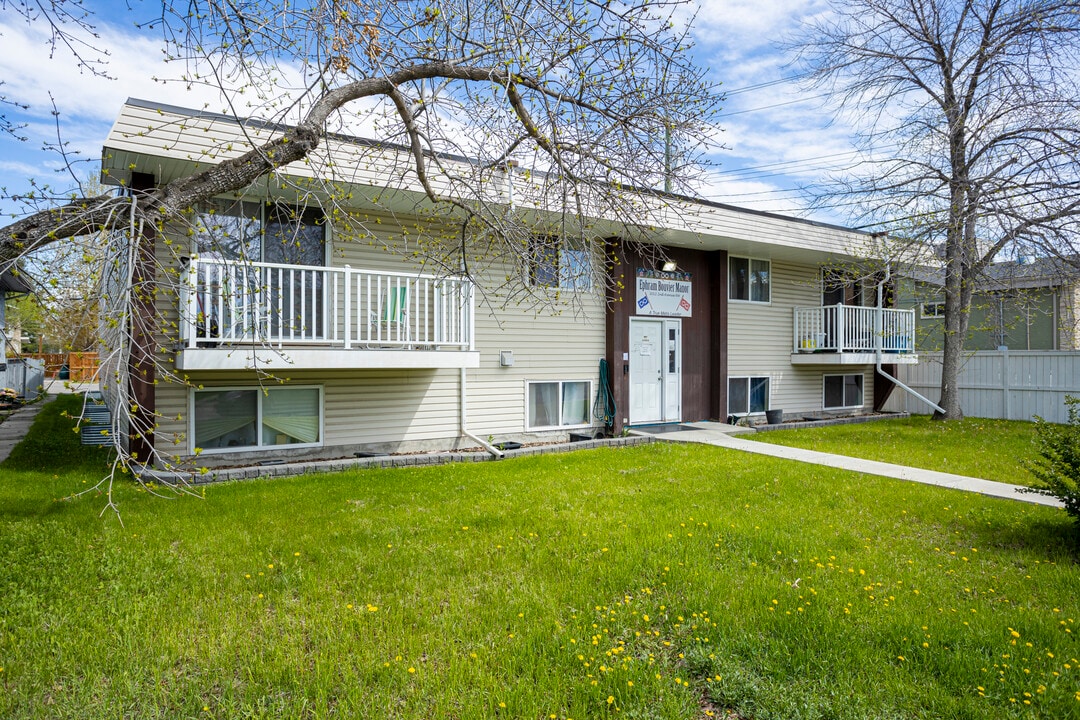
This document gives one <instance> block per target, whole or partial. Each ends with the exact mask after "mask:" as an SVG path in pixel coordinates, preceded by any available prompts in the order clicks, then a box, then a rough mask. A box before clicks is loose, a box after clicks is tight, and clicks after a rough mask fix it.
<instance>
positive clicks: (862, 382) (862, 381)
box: [821, 373, 866, 410]
mask: <svg viewBox="0 0 1080 720" xmlns="http://www.w3.org/2000/svg"><path fill="white" fill-rule="evenodd" d="M834 377H835V378H843V379H842V380H841V383H842V385H841V392H840V394H841V395H846V393H845V392H844V390H846V388H847V380H846V378H849V377H857V378H859V396H860V397H859V404H858V405H826V404H825V398H826V396H827V393H826V392H825V383H826V382H827V381H828V378H834ZM846 400H847V398H846V397H844V398H843V400H842V401H846ZM865 405H866V376H865V375H864V374H863V373H829V374H827V375H822V376H821V407H822V409H823V410H853V409H856V408H861V407H863V406H865Z"/></svg>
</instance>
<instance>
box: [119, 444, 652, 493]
mask: <svg viewBox="0 0 1080 720" xmlns="http://www.w3.org/2000/svg"><path fill="white" fill-rule="evenodd" d="M652 442H655V438H653V437H638V436H628V437H618V438H603V439H599V440H583V441H581V442H574V443H559V444H557V445H537V446H533V447H523V448H519V449H517V450H506V451H504V452H503V458H496V457H494V456H493V455H491V454H490V453H488V452H446V453H417V454H412V455H380V456H377V457H367V458H338V459H336V460H304V461H302V462H295V463H281V464H280V465H249V466H247V467H238V468H221V469H214V470H207V471H206V472H205V473H198V472H176V471H170V470H156V469H154V468H143V469H142V470H141V471H138V472H137V476H138V477H139V479H140V480H141V481H143V482H151V481H152V482H157V483H161V484H163V485H179V484H189V485H206V484H209V483H215V482H226V481H229V480H253V479H255V478H264V477H288V476H291V475H305V474H308V473H331V472H342V471H345V470H353V469H356V468H372V467H376V468H391V467H419V466H425V465H446V464H447V463H455V462H491V461H494V460H499V459H507V460H509V459H510V458H518V457H526V456H528V455H549V454H553V453H563V452H569V451H571V450H591V449H593V448H601V447H627V446H630V445H647V444H649V443H652Z"/></svg>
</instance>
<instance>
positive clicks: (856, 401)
mask: <svg viewBox="0 0 1080 720" xmlns="http://www.w3.org/2000/svg"><path fill="white" fill-rule="evenodd" d="M862 405H863V376H862V375H826V376H825V393H824V400H823V402H822V407H824V408H825V409H827V410H831V409H839V408H861V407H862Z"/></svg>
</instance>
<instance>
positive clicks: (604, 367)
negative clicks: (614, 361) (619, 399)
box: [593, 358, 615, 430]
mask: <svg viewBox="0 0 1080 720" xmlns="http://www.w3.org/2000/svg"><path fill="white" fill-rule="evenodd" d="M593 417H595V418H596V419H597V420H603V421H604V426H605V427H607V428H608V429H609V430H610V429H611V428H613V427H614V426H615V396H614V395H613V394H612V393H611V373H610V371H609V369H608V361H607V360H605V359H604V358H600V386H599V387H598V388H597V389H596V402H595V403H593Z"/></svg>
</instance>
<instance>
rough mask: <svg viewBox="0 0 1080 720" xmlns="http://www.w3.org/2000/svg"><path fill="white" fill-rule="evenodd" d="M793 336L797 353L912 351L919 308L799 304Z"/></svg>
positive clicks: (796, 309)
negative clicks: (803, 305) (811, 305)
mask: <svg viewBox="0 0 1080 720" xmlns="http://www.w3.org/2000/svg"><path fill="white" fill-rule="evenodd" d="M793 339H794V342H795V344H794V350H793V352H803V353H806V352H837V353H871V352H877V351H878V349H880V350H881V351H882V352H886V353H909V352H912V351H913V350H914V348H915V311H914V310H893V309H889V308H885V309H879V308H873V307H857V306H854V305H830V306H828V307H797V308H795V329H794V336H793Z"/></svg>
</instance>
